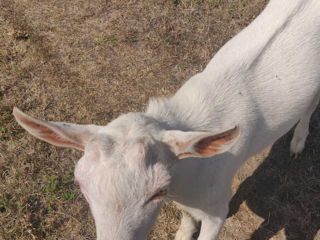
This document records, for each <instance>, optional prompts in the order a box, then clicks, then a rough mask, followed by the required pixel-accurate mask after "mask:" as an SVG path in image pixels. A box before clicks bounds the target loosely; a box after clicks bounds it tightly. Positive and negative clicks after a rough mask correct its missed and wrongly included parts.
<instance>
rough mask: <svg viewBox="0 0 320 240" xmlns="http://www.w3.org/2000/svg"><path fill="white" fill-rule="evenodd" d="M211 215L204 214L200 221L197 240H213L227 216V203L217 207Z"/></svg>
mask: <svg viewBox="0 0 320 240" xmlns="http://www.w3.org/2000/svg"><path fill="white" fill-rule="evenodd" d="M215 209H216V211H215V212H214V214H212V215H208V214H206V215H205V216H204V217H203V218H202V219H201V230H200V235H199V238H198V240H215V239H217V238H218V235H219V232H220V230H221V228H222V226H223V223H224V221H225V219H226V217H227V214H228V201H226V202H224V203H223V204H221V205H220V206H217V207H216V208H215Z"/></svg>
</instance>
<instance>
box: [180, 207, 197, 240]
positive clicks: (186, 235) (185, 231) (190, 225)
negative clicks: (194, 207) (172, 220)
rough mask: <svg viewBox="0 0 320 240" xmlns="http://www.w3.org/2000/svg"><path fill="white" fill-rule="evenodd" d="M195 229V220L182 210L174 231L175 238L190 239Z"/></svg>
mask: <svg viewBox="0 0 320 240" xmlns="http://www.w3.org/2000/svg"><path fill="white" fill-rule="evenodd" d="M196 231H197V222H196V220H195V219H194V218H193V217H192V216H191V215H189V214H188V213H186V212H184V211H182V219H181V224H180V227H179V229H178V231H177V233H176V237H175V240H192V239H193V238H192V236H193V234H194V233H195V232H196Z"/></svg>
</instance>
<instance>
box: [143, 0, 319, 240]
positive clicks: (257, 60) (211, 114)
mask: <svg viewBox="0 0 320 240" xmlns="http://www.w3.org/2000/svg"><path fill="white" fill-rule="evenodd" d="M319 92H320V2H319V1H317V0H296V1H292V0H281V1H280V0H273V1H271V2H270V3H269V5H268V6H267V8H266V9H265V10H264V12H263V13H262V14H261V15H260V16H259V17H258V18H257V19H256V20H255V21H254V22H253V23H252V24H251V25H250V26H249V27H247V28H246V29H245V30H243V31H242V32H241V33H240V34H238V35H237V36H236V37H235V38H233V39H232V40H230V41H229V42H228V43H227V44H226V45H225V46H224V47H223V48H222V49H221V50H220V51H219V52H218V53H217V54H216V56H215V57H214V58H213V59H212V60H211V62H210V63H209V64H208V66H207V67H206V68H205V70H204V71H203V72H202V73H200V74H197V75H196V76H194V77H192V78H191V79H190V80H189V81H188V82H186V83H185V85H184V86H182V88H180V89H179V91H178V92H177V93H176V94H175V95H174V96H173V97H172V98H170V99H167V100H158V101H153V102H151V103H150V106H149V109H148V111H147V114H148V115H151V116H153V117H155V118H157V119H160V120H161V121H163V122H165V123H166V124H168V125H169V127H170V128H172V129H179V130H188V131H190V130H194V131H213V132H214V131H219V130H221V129H227V128H230V127H233V126H236V125H237V126H239V127H240V129H241V136H240V138H239V140H238V142H237V144H235V145H234V147H233V148H232V149H231V150H230V151H229V152H228V153H225V154H222V155H219V156H215V157H214V159H199V160H198V161H194V160H192V159H186V160H184V161H181V162H180V163H179V164H177V167H176V169H177V171H176V172H175V174H174V175H173V183H172V185H171V191H172V195H173V196H175V197H174V198H173V200H175V201H176V202H178V203H179V204H180V205H182V207H183V208H184V209H186V210H187V211H188V212H190V213H191V215H193V216H194V217H195V218H198V220H203V213H204V212H206V213H208V215H215V214H216V213H215V212H218V213H217V214H216V216H217V218H224V217H225V216H223V215H224V214H226V213H225V210H224V213H223V214H221V213H219V211H220V210H219V209H221V208H223V209H227V206H225V205H226V204H227V203H228V201H229V199H230V196H231V192H230V185H231V182H232V178H233V176H234V174H235V172H236V170H237V169H238V168H239V167H240V165H241V164H242V163H243V162H244V161H245V160H246V159H248V158H249V157H251V156H252V155H255V154H256V153H258V152H259V151H261V150H263V149H264V148H265V147H267V146H269V145H271V144H272V143H273V142H275V141H276V140H277V139H278V138H280V137H281V136H282V135H284V134H285V133H286V132H288V131H289V130H290V128H292V127H293V125H294V124H296V123H297V122H298V121H299V120H300V119H301V118H302V117H303V115H304V114H305V113H306V112H307V111H308V108H309V106H310V105H311V104H312V102H313V101H316V100H317V99H316V100H315V98H317V95H318V93H319ZM195 179H196V181H195ZM222 221H223V220H222ZM217 222H219V221H218V220H217ZM217 225H219V224H217ZM216 231H218V230H216ZM208 235H209V234H208ZM211 235H215V233H213V234H211ZM183 238H184V237H182V238H181V239H183ZM185 239H187V238H185ZM199 239H201V240H202V239H211V238H207V237H206V236H205V234H202V235H201V234H200V237H199Z"/></svg>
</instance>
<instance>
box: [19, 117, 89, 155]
mask: <svg viewBox="0 0 320 240" xmlns="http://www.w3.org/2000/svg"><path fill="white" fill-rule="evenodd" d="M20 121H21V122H22V123H24V124H25V125H26V126H28V127H29V128H32V129H35V130H37V131H38V132H39V136H38V137H39V138H41V139H43V140H44V141H47V142H50V143H52V144H56V145H59V146H70V147H76V148H78V149H82V150H84V147H83V146H82V145H79V144H77V143H74V142H71V141H68V140H63V139H62V136H60V135H58V134H57V133H56V132H54V131H53V130H51V129H50V128H48V127H46V126H44V125H41V124H38V123H35V122H33V121H31V120H28V119H27V118H21V119H20Z"/></svg>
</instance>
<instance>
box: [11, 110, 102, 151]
mask: <svg viewBox="0 0 320 240" xmlns="http://www.w3.org/2000/svg"><path fill="white" fill-rule="evenodd" d="M13 115H14V117H15V118H16V120H17V122H18V123H19V124H20V125H21V126H22V127H23V128H24V129H26V130H27V131H28V132H29V133H30V134H32V135H33V136H35V137H36V138H39V139H41V140H43V141H46V142H48V143H51V144H53V145H56V146H60V147H70V148H76V149H78V150H82V151H83V150H84V148H85V144H86V142H87V141H88V140H89V139H90V137H91V136H92V135H93V134H94V133H95V132H96V131H97V129H98V128H99V127H98V126H95V125H78V124H71V123H63V122H49V121H43V120H38V119H35V118H33V117H30V116H28V115H27V114H25V113H23V112H22V111H21V110H19V109H18V108H14V109H13Z"/></svg>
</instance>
